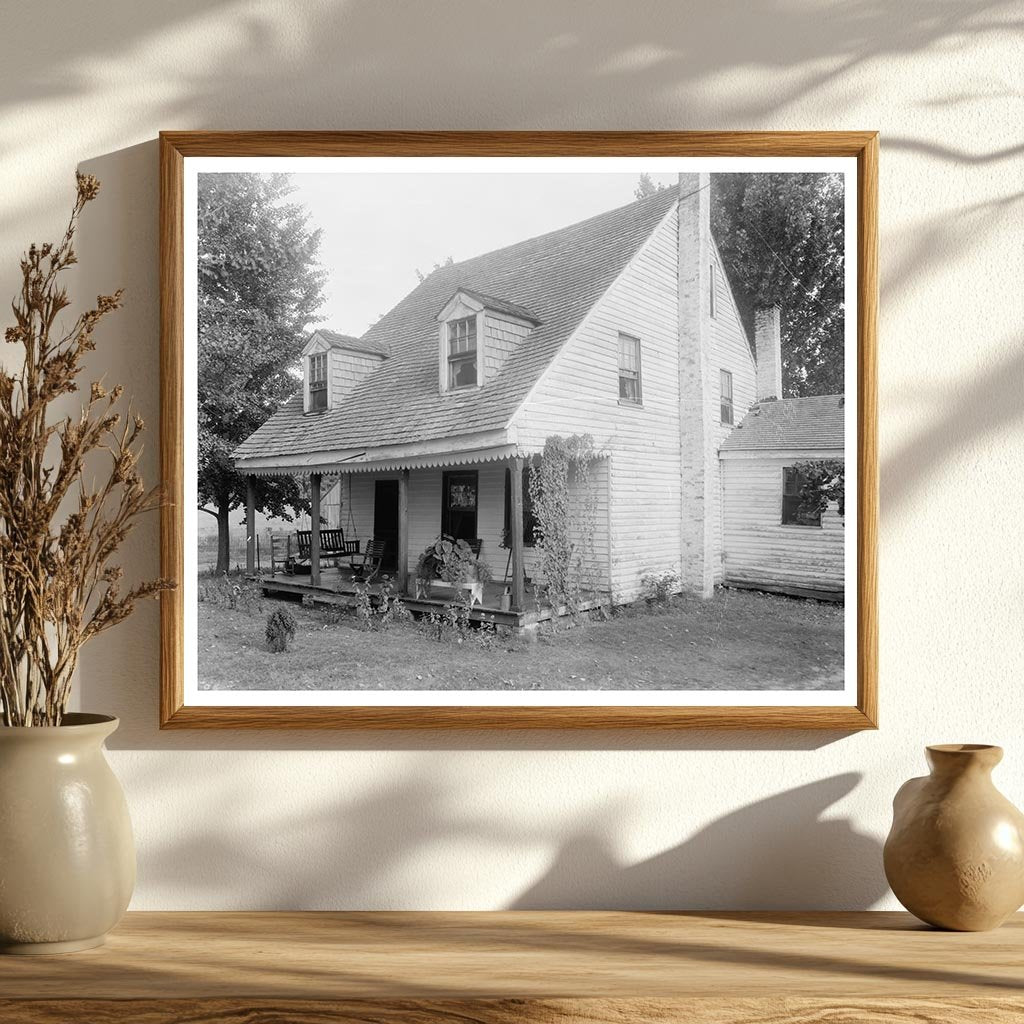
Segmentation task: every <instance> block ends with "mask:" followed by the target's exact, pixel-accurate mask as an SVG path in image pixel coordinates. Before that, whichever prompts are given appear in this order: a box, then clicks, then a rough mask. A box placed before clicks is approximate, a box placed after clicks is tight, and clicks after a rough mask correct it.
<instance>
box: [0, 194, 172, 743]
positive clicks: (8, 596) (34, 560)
mask: <svg viewBox="0 0 1024 1024" xmlns="http://www.w3.org/2000/svg"><path fill="white" fill-rule="evenodd" d="M98 191H99V182H98V181H96V179H95V178H93V177H92V176H91V175H83V174H79V175H78V194H77V198H76V201H75V205H74V209H73V210H72V213H71V218H70V220H69V222H68V227H67V230H66V231H65V233H64V237H63V238H62V239H61V241H60V242H59V243H58V244H57V245H52V244H49V243H47V244H45V245H42V246H35V245H33V246H31V247H30V248H29V251H28V252H27V253H26V254H25V256H24V257H23V258H22V261H21V272H22V286H21V290H20V293H19V295H18V296H17V298H15V300H14V302H13V303H12V304H11V309H12V311H13V313H14V321H15V322H14V325H13V326H12V327H8V328H7V331H6V333H5V338H6V341H7V342H8V343H9V344H20V345H21V346H22V348H23V349H24V358H23V361H22V367H21V370H20V372H19V373H17V374H9V373H6V372H4V371H0V705H2V708H0V710H2V713H3V723H4V725H7V726H13V725H59V724H60V720H61V717H62V715H63V714H64V712H65V710H66V709H67V705H68V700H69V698H70V695H71V682H72V679H73V676H74V672H75V667H76V665H77V663H78V653H79V651H80V650H81V647H82V645H83V644H85V643H86V642H87V641H89V640H90V639H92V637H94V636H96V635H97V634H99V633H101V632H102V631H103V630H105V629H108V628H109V627H110V626H113V625H116V624H117V623H118V622H121V621H122V620H123V619H125V618H127V616H128V615H130V614H131V612H132V611H133V610H134V606H135V602H136V601H138V600H140V599H142V598H145V597H150V596H153V595H155V594H157V593H158V592H159V591H161V590H164V589H166V588H167V587H169V586H170V584H169V583H168V582H167V581H166V580H151V581H148V582H145V583H141V584H138V585H136V586H134V587H132V588H131V589H129V590H128V591H127V593H125V594H123V595H122V594H121V592H120V586H119V581H120V579H121V577H122V571H121V569H120V567H119V566H117V565H114V564H113V563H112V561H111V559H112V558H113V556H114V555H115V554H116V552H117V550H118V549H119V547H120V546H121V544H122V543H123V542H124V540H125V538H126V537H127V536H128V533H129V532H130V531H131V529H132V526H133V525H134V522H135V520H136V519H137V518H138V517H139V516H140V515H143V514H144V513H146V512H149V511H151V510H152V509H153V508H155V507H156V506H157V505H158V503H159V495H158V492H157V491H156V490H151V491H147V490H146V488H145V487H144V486H143V484H142V480H141V478H140V476H139V473H138V469H137V466H138V459H139V456H140V454H141V445H140V444H139V442H138V438H139V435H140V434H141V433H142V431H143V429H144V427H145V424H144V423H143V421H142V419H141V417H139V416H138V415H132V414H131V410H130V409H129V410H128V414H127V415H126V417H125V420H124V422H123V423H122V418H121V414H120V413H118V412H117V411H115V406H116V405H117V403H118V401H119V400H120V398H121V396H122V394H123V389H122V388H121V387H120V386H118V387H115V388H113V389H112V390H111V391H109V392H108V391H107V390H106V389H105V388H104V386H103V385H102V383H101V382H99V381H94V382H93V383H92V384H91V386H90V389H89V398H88V401H87V402H85V403H84V404H83V406H82V410H81V414H80V415H79V416H77V417H71V416H68V417H66V418H64V419H62V420H59V421H58V422H56V423H50V422H49V419H48V415H47V414H48V411H49V409H50V406H51V404H52V403H53V402H55V401H56V400H57V399H59V398H60V397H61V396H62V395H66V394H72V393H75V392H77V391H78V390H79V384H78V380H77V378H78V376H79V374H80V372H81V370H82V361H83V359H84V357H85V355H86V353H88V352H91V351H92V350H93V349H94V348H95V342H94V341H93V333H94V331H95V329H96V326H97V324H98V323H99V322H100V320H102V319H103V317H105V316H106V315H108V314H109V313H111V312H113V311H114V310H115V309H118V308H119V307H120V305H121V292H120V291H118V292H115V293H114V294H113V295H100V296H98V297H97V300H96V306H95V308H93V309H89V310H86V311H85V312H84V313H82V314H81V315H80V316H79V317H78V318H77V319H76V320H75V322H74V324H73V326H72V327H71V329H70V330H69V331H67V332H65V333H61V332H60V331H59V330H58V329H57V326H56V325H57V320H58V317H59V316H60V314H61V312H62V311H63V310H64V309H66V308H67V307H68V305H69V302H70V300H69V299H68V295H67V292H66V290H65V289H64V288H63V287H62V286H61V285H60V283H59V275H60V273H61V272H62V271H64V270H66V269H67V268H68V267H70V266H72V265H73V264H75V263H76V262H77V258H76V256H75V252H74V248H73V243H74V237H75V231H76V229H77V226H78V218H79V215H80V214H81V212H82V210H83V209H84V207H85V204H86V203H88V202H89V201H90V200H92V199H94V198H95V197H96V195H97V193H98ZM58 448H59V454H58V452H57V449H58ZM103 453H106V454H107V455H108V456H109V457H110V460H111V464H110V469H109V475H108V477H107V479H106V480H105V481H104V483H103V484H102V486H100V487H98V488H97V487H95V486H94V487H86V485H85V483H84V481H83V479H82V472H83V467H84V464H85V461H86V459H87V458H89V457H90V456H93V455H97V456H98V457H102V455H103ZM76 485H77V488H78V493H77V500H73V510H72V511H71V512H70V513H68V514H66V515H63V516H62V514H61V511H62V508H63V507H64V504H65V501H66V499H68V497H69V495H70V494H71V492H72V489H73V488H74V487H75V486H76Z"/></svg>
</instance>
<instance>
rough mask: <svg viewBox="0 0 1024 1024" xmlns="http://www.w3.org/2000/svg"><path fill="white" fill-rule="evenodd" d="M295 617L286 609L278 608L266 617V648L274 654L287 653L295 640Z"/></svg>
mask: <svg viewBox="0 0 1024 1024" xmlns="http://www.w3.org/2000/svg"><path fill="white" fill-rule="evenodd" d="M295 627H296V622H295V616H294V615H292V613H291V612H290V611H288V610H287V609H286V608H279V609H278V610H277V611H275V612H271V613H270V614H269V615H268V616H267V632H266V636H267V647H268V648H269V649H270V650H271V651H272V652H273V653H274V654H280V653H281V652H282V651H287V650H288V646H289V644H291V642H292V640H294V639H295Z"/></svg>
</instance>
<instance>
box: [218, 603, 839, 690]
mask: <svg viewBox="0 0 1024 1024" xmlns="http://www.w3.org/2000/svg"><path fill="white" fill-rule="evenodd" d="M279 607H286V608H287V609H288V610H289V611H290V612H291V613H292V614H293V615H294V616H295V618H296V620H297V623H298V629H297V632H296V636H295V641H294V643H293V645H292V647H291V649H290V650H288V651H287V652H285V653H282V654H271V653H270V652H269V651H268V650H267V647H266V643H265V641H264V637H263V630H264V626H265V623H266V617H267V615H269V614H270V612H271V611H273V610H274V609H276V608H279ZM486 640H487V642H486V643H484V642H481V640H480V637H479V634H477V633H476V632H475V631H474V636H473V637H472V638H470V639H466V640H463V641H462V642H457V641H454V640H453V641H450V642H438V641H436V640H434V639H431V638H430V637H428V636H425V635H424V633H423V632H422V631H421V630H420V629H419V628H417V626H416V625H415V624H411V623H399V624H397V625H392V626H391V627H390V628H389V629H388V630H387V631H386V632H373V631H367V630H363V629H361V628H359V625H358V623H357V621H356V619H355V618H354V617H353V616H350V615H347V614H341V615H339V613H337V612H334V611H330V610H327V611H321V610H319V609H312V608H305V607H302V606H301V605H299V604H297V603H292V602H288V603H285V602H280V601H274V600H269V599H264V600H263V601H262V602H261V605H260V606H259V607H254V608H252V609H251V610H249V611H245V610H241V609H229V608H226V607H224V606H223V605H222V604H220V603H213V602H209V601H207V602H203V603H202V604H200V606H199V677H200V686H201V688H202V689H204V690H274V689H289V690H402V689H404V690H463V689H465V690H475V689H490V690H520V689H523V690H598V689H606V690H607V689H617V690H831V689H840V688H841V687H842V680H843V607H842V606H841V605H828V604H818V603H817V602H814V601H803V600H799V599H796V598H788V597H780V596H778V595H772V594H760V593H756V592H753V591H728V590H722V591H718V592H716V594H715V596H714V598H712V599H711V600H709V601H701V600H698V599H695V598H691V597H685V596H681V597H677V598H674V599H673V600H672V601H671V602H670V603H669V604H668V605H667V606H666V607H664V608H659V609H656V610H648V609H647V608H646V606H644V607H641V608H632V607H631V608H620V609H618V610H617V611H616V614H615V615H614V617H612V618H610V619H608V620H606V621H593V622H588V623H584V624H582V625H579V626H574V627H572V628H568V627H565V628H563V629H560V630H558V631H556V632H547V633H543V634H541V635H540V636H539V637H538V638H537V639H535V640H533V641H529V640H527V639H524V638H520V637H494V636H489V637H487V638H486Z"/></svg>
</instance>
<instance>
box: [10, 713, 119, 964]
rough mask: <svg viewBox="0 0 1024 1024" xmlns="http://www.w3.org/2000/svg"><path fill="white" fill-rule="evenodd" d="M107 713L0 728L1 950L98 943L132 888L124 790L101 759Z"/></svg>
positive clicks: (63, 949) (66, 949) (111, 722)
mask: <svg viewBox="0 0 1024 1024" xmlns="http://www.w3.org/2000/svg"><path fill="white" fill-rule="evenodd" d="M116 728H117V719H116V718H111V717H108V716H105V715H86V714H66V715H65V716H64V720H63V723H62V724H61V725H59V726H33V727H24V726H14V727H11V728H3V727H0V952H4V953H71V952H74V951H75V950H79V949H89V948H91V947H92V946H99V945H101V944H102V943H103V940H104V939H105V938H106V934H107V932H109V931H110V929H111V928H113V927H114V925H115V924H117V922H118V921H119V920H120V919H121V917H122V915H123V914H124V912H125V910H126V909H127V907H128V901H129V900H130V899H131V895H132V889H133V888H134V887H135V847H134V843H133V841H132V826H131V821H130V819H129V817H128V805H127V803H126V802H125V798H124V791H123V790H122V789H121V784H120V783H119V782H118V781H117V777H116V776H115V775H114V773H113V771H111V768H110V765H109V764H108V763H107V759H106V757H105V756H104V753H103V741H104V740H105V739H106V738H107V736H109V735H110V734H111V733H112V732H113V731H114V730H115V729H116Z"/></svg>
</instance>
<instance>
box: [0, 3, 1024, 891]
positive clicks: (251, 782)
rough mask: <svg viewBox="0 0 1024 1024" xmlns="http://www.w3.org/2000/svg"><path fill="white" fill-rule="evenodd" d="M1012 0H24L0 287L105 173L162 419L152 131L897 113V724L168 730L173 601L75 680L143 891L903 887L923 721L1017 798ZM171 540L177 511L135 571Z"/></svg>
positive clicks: (97, 219) (776, 122)
mask: <svg viewBox="0 0 1024 1024" xmlns="http://www.w3.org/2000/svg"><path fill="white" fill-rule="evenodd" d="M1014 18H1016V19H1017V20H1018V21H1019V8H1018V9H1017V11H1016V12H1015V11H1014V5H1013V4H1011V3H998V2H996V3H985V2H980V0H955V2H942V0H929V2H913V0H912V2H908V3H901V4H884V3H879V4H869V5H864V4H853V3H851V4H837V3H800V2H797V0H793V2H789V3H783V2H782V0H772V2H769V0H755V2H752V3H751V2H746V0H743V2H741V0H724V2H721V3H706V4H700V5H686V4H680V3H679V2H678V0H654V2H649V3H646V4H625V3H623V4H618V5H615V4H611V3H607V2H606V3H601V4H588V5H580V4H576V3H569V2H561V3H550V2H548V0H522V2H520V3H517V4H498V5H494V4H481V3H479V2H474V0H460V2H452V3H446V4H440V3H395V2H393V0H374V2H370V0H348V2H325V0H321V2H315V0H309V2H306V3H302V4H295V3H288V2H285V0H281V2H264V0H255V2H248V3H240V2H233V3H232V2H219V3H218V2H199V0H179V2H177V3H173V4H170V3H159V4H158V3H152V2H150V3H139V2H137V0H98V2H96V3H93V4H89V5H71V4H65V3H62V2H59V0H36V2H35V3H32V4H7V5H5V10H4V15H3V21H4V30H3V33H2V36H0V83H2V84H0V140H2V145H0V181H2V183H3V191H2V199H0V294H3V295H8V294H11V293H12V292H13V290H14V287H15V283H16V270H17V265H16V258H17V256H18V253H19V251H20V249H21V248H22V246H23V245H25V244H26V243H27V242H29V241H30V240H32V239H39V240H43V239H45V238H47V237H53V236H54V235H56V234H57V232H58V231H59V230H60V228H61V226H62V221H63V218H64V212H65V208H66V207H67V205H68V202H69V199H70V197H71V189H72V175H73V171H74V168H75V166H76V164H78V165H81V166H82V167H84V168H85V169H86V170H88V171H92V172H94V173H95V174H97V175H98V176H99V177H100V178H101V179H102V180H103V186H104V191H103V195H102V198H101V200H99V201H98V202H97V203H96V204H95V205H94V206H92V207H91V208H90V210H89V213H88V216H87V218H86V221H85V224H84V227H83V232H82V238H81V245H80V253H81V257H82V264H83V265H82V267H81V268H80V269H79V270H78V271H77V276H78V280H77V281H76V282H75V290H76V295H77V297H78V298H80V299H86V298H88V297H90V296H92V295H95V294H96V293H97V292H99V291H108V290H110V289H112V288H114V287H116V286H118V285H124V286H125V287H126V288H127V297H128V298H127V302H128V304H127V307H126V309H125V310H124V311H123V312H122V313H119V314H118V316H117V319H116V320H112V321H110V323H109V326H107V327H105V329H104V332H103V336H102V339H101V350H100V352H98V353H97V354H96V358H95V360H94V367H95V372H96V373H97V374H99V373H102V372H107V373H108V374H109V375H110V378H111V380H121V381H124V382H125V383H126V384H128V385H129V387H130V388H131V389H132V390H133V391H134V393H135V395H136V397H137V401H138V404H139V406H140V408H141V409H142V410H143V412H144V413H145V414H146V416H147V418H148V419H149V420H150V421H151V422H152V423H153V425H154V426H155V424H156V420H157V411H158V410H157V373H158V360H157V271H156V253H157V248H156V246H157V240H156V202H157V165H156V145H155V142H154V138H155V136H156V134H157V132H158V130H160V129H162V128H168V129H170V128H176V129H185V128H222V129H229V128H235V129H242V128H249V129H253V128H321V129H332V128H333V129H341V128H520V129H523V128H573V129H583V128H620V129H625V128H648V129H653V128H665V129H667V128H764V129H770V128H777V129H785V128H789V129H801V128H877V129H879V130H880V131H881V132H882V162H881V265H882V318H881V331H880V345H879V356H880V360H879V361H880V410H881V420H880V425H881V463H882V532H881V549H880V569H881V608H880V611H881V623H882V630H881V632H882V641H881V714H882V729H881V730H880V731H879V732H876V733H869V734H862V735H854V736H846V737H842V736H836V735H832V734H822V733H793V734H786V735H783V734H781V733H769V734H755V733H749V734H740V735H735V734H733V735H727V734H721V733H718V734H716V733H709V732H700V733H685V734H681V735H678V736H664V735H644V734H629V733H619V734H610V735H609V734H600V733H594V734H572V733H549V734H539V733H538V734H533V735H522V734H516V735H503V734H500V733H487V734H467V735H456V734H453V735H438V734H422V735H412V734H409V733H402V734H396V735H394V736H387V735H380V736H375V735H373V734H368V733H364V734H345V733H331V734H327V733H325V734H309V733H296V734H288V733H277V734H262V733H259V734H257V733H251V734H243V733H210V734H200V733H195V734H188V733H184V734H183V733H175V734H161V733H160V732H158V730H157V729H156V726H155V723H156V716H157V616H156V609H155V608H153V607H149V608H146V609H145V610H144V611H143V612H142V613H140V614H138V615H137V616H136V617H135V618H134V619H133V620H132V621H131V622H129V623H128V624H126V625H124V626H122V627H120V628H119V629H118V630H116V631H114V632H112V633H110V634H108V635H107V637H106V638H105V639H103V640H102V641H101V642H99V643H97V644H95V645H93V646H92V648H91V649H90V650H89V651H88V653H87V655H86V657H85V658H84V661H83V665H82V685H81V701H82V703H83V705H85V706H86V707H88V708H90V709H94V710H102V711H109V712H115V713H117V714H118V715H120V716H121V718H122V720H123V725H122V727H121V730H120V731H119V733H118V734H117V735H116V736H114V737H113V739H112V741H111V744H110V745H111V748H112V750H111V760H112V762H113V764H114V766H115V768H116V770H117V772H118V773H119V775H120V776H121V778H122V779H123V780H124V783H125V785H126V787H127V790H128V795H129V799H130V802H131V807H132V812H133V815H134V819H135V826H136V831H137V834H138V845H139V883H138V889H137V892H136V896H135V902H134V906H135V907H137V908H154V907H167V908H202V907H218V908H235V907H239V908H243V907H253V908H256V907H294V908H301V907H317V908H319V907H357V908H383V907H447V908H476V907H479V908H492V907H510V906H526V905H529V906H627V905H628V906H634V907H666V908H667V907H834V908H840V907H870V906H876V907H883V906H892V905H893V904H892V898H891V896H889V895H888V893H887V890H886V887H885V883H884V880H883V877H882V873H881V866H880V859H879V857H880V853H879V844H880V841H881V839H882V838H883V836H884V834H885V831H886V829H887V826H888V822H889V802H890V799H891V796H892V794H893V792H894V791H895V789H896V788H897V786H898V785H899V783H900V782H901V781H902V780H903V779H905V778H906V777H908V776H909V775H911V774H913V773H915V772H917V771H919V770H920V769H921V767H922V752H921V748H922V747H923V745H924V744H925V743H926V742H936V741H951V740H965V741H989V742H996V743H1002V744H1004V745H1005V746H1006V748H1007V751H1008V754H1007V760H1006V763H1005V765H1004V766H1003V767H1002V768H1001V769H1000V770H999V773H998V779H999V782H1000V783H1001V785H1002V786H1003V788H1004V789H1005V791H1006V792H1007V793H1008V795H1010V796H1011V797H1012V798H1014V799H1015V800H1016V801H1017V802H1018V803H1022V804H1024V724H1022V720H1024V715H1022V712H1024V684H1022V680H1024V630H1022V628H1021V623H1022V607H1024V582H1022V581H1024V564H1022V563H1024V558H1022V550H1024V544H1022V538H1021V527H1020V521H1021V512H1020V509H1021V508H1022V507H1024V473H1022V472H1021V468H1020V466H1021V453H1022V441H1024V400H1022V399H1024V348H1022V338H1021V323H1022V321H1024V317H1022V313H1024V308H1022V302H1024V300H1022V295H1024V291H1022V289H1021V287H1020V282H1021V278H1022V273H1021V271H1022V267H1021V228H1022V209H1024V206H1022V199H1021V196H1022V190H1024V181H1022V171H1021V159H1022V147H1021V144H1020V125H1021V122H1022V109H1021V101H1020V94H1021V80H1020V68H1021V67H1022V66H1024V60H1022V57H1024V54H1022V52H1021V42H1020V40H1021V36H1020V34H1019V28H1018V29H1017V30H1016V31H1017V34H1016V36H1014V35H1013V31H1014V30H1012V29H1011V27H1010V22H1011V21H1012V20H1013V19H1014ZM446 53H447V54H450V55H455V56H454V60H444V59H441V56H442V55H443V54H446ZM453 69H456V70H457V73H452V71H453ZM154 452H155V444H154V443H152V442H151V445H150V449H149V454H148V456H147V459H146V468H147V470H148V473H149V476H150V478H152V477H153V476H154V474H155V467H156V462H155V457H154ZM156 550H157V544H156V524H155V522H154V523H151V524H149V525H148V527H147V528H146V529H144V530H142V531H140V532H139V534H138V535H137V536H136V537H135V539H134V540H133V541H132V545H131V551H130V554H131V561H132V564H133V567H134V568H136V569H138V570H139V571H140V572H146V573H154V572H155V571H156V568H157V566H156Z"/></svg>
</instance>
